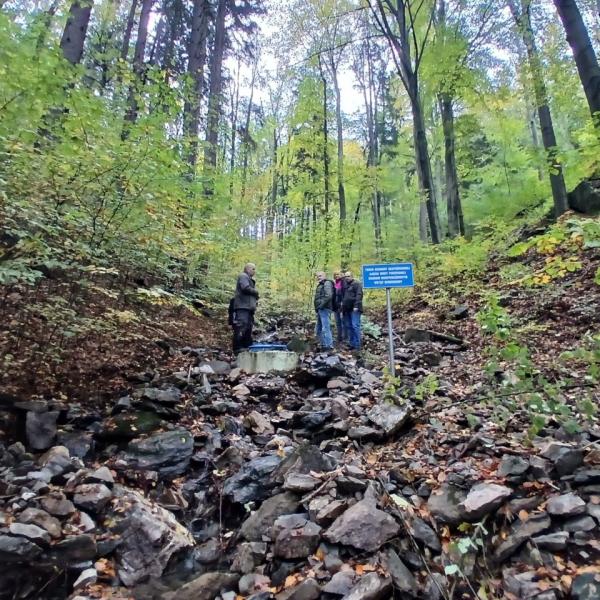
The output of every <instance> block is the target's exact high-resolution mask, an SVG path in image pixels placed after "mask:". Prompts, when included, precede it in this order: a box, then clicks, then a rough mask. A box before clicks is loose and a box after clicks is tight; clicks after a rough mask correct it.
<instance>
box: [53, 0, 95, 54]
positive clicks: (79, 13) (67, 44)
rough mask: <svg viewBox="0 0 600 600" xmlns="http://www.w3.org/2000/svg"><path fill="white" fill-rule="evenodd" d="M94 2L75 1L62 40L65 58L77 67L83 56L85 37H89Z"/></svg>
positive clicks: (90, 0)
mask: <svg viewBox="0 0 600 600" xmlns="http://www.w3.org/2000/svg"><path fill="white" fill-rule="evenodd" d="M92 4H93V0H82V1H81V2H79V0H75V2H73V3H72V4H71V6H70V8H69V16H68V17H67V24H66V25H65V29H64V31H63V35H62V38H61V40H60V47H61V50H62V52H63V55H64V57H65V58H66V59H67V60H68V61H69V62H70V63H71V64H72V65H76V64H78V63H79V62H80V61H81V57H82V56H83V47H84V44H85V36H86V35H87V30H88V25H89V22H90V14H91V12H92Z"/></svg>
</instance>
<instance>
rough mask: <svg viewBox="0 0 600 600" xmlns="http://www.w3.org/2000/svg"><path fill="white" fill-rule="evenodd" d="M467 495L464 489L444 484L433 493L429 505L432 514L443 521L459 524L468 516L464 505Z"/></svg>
mask: <svg viewBox="0 0 600 600" xmlns="http://www.w3.org/2000/svg"><path fill="white" fill-rule="evenodd" d="M466 497H467V494H466V492H465V491H464V490H463V489H461V488H459V487H456V486H453V485H448V484H444V485H442V486H441V488H439V489H438V490H435V491H433V492H432V493H431V496H429V500H428V501H427V506H428V507H429V511H430V512H431V514H432V515H433V516H434V517H436V518H438V519H439V520H440V521H442V522H443V523H449V524H450V525H458V524H459V523H461V522H463V521H464V520H465V519H466V517H467V514H466V511H465V509H464V507H463V502H464V501H465V499H466Z"/></svg>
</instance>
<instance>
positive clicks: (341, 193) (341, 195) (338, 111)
mask: <svg viewBox="0 0 600 600" xmlns="http://www.w3.org/2000/svg"><path fill="white" fill-rule="evenodd" d="M331 76H332V78H333V89H334V92H335V121H336V127H337V183H338V199H339V205H340V231H341V232H342V233H343V232H344V229H345V226H346V190H345V187H344V130H343V126H342V97H341V92H340V86H339V83H338V77H337V67H336V65H334V64H333V60H332V61H331Z"/></svg>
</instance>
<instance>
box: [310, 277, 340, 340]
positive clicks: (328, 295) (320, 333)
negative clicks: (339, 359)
mask: <svg viewBox="0 0 600 600" xmlns="http://www.w3.org/2000/svg"><path fill="white" fill-rule="evenodd" d="M334 294H335V287H334V285H333V281H330V280H329V279H327V275H326V274H325V273H324V272H323V271H319V272H318V273H317V288H316V289H315V312H316V313H317V326H316V327H315V334H316V336H317V339H318V340H319V343H320V345H321V348H322V349H323V350H331V349H332V348H333V337H332V335H331V323H330V321H329V319H330V317H331V311H332V310H333V301H334V298H333V295H334Z"/></svg>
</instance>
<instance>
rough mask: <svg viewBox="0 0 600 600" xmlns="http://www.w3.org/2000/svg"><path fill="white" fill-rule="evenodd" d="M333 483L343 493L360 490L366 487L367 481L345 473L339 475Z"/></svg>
mask: <svg viewBox="0 0 600 600" xmlns="http://www.w3.org/2000/svg"><path fill="white" fill-rule="evenodd" d="M335 484H336V485H337V487H338V489H339V490H340V491H341V492H342V493H344V494H354V493H355V492H362V491H363V490H365V489H366V488H367V482H366V481H365V480H364V479H358V478H357V477H348V476H346V475H340V476H339V477H338V478H337V479H336V480H335Z"/></svg>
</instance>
